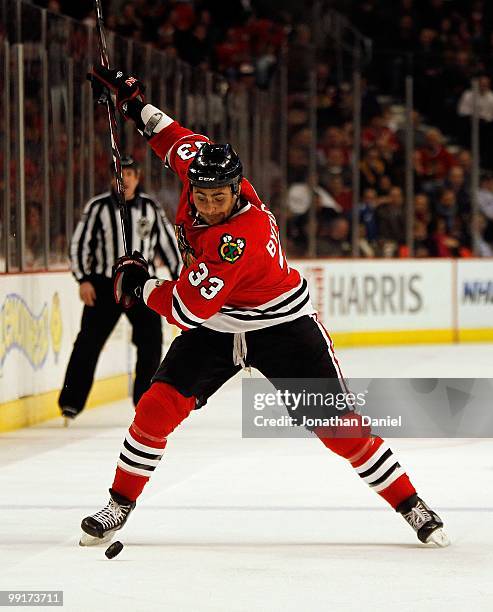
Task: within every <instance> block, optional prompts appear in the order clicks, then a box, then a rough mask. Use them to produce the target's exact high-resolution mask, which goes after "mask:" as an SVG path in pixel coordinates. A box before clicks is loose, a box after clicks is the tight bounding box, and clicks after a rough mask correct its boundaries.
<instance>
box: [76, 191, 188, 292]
mask: <svg viewBox="0 0 493 612" xmlns="http://www.w3.org/2000/svg"><path fill="white" fill-rule="evenodd" d="M127 206H128V208H129V213H130V214H129V221H130V222H129V227H130V240H129V245H128V247H129V251H130V253H132V252H133V251H134V250H137V251H139V252H140V253H142V255H143V256H144V257H145V259H147V261H148V262H149V272H150V274H151V276H153V275H154V274H155V269H154V263H153V260H154V256H155V255H159V256H160V257H161V259H162V260H163V262H164V264H165V265H166V266H167V267H168V269H169V271H170V274H171V277H172V278H173V279H174V280H175V279H177V278H178V275H179V271H180V267H181V263H180V255H179V252H178V245H177V243H176V239H175V234H174V231H173V227H172V225H171V224H170V222H169V221H168V219H167V218H166V216H165V214H164V212H162V210H161V208H160V206H159V205H158V204H157V203H156V202H155V201H154V200H153V199H152V198H151V197H150V196H148V195H147V194H146V193H143V192H137V193H136V194H135V197H134V198H133V200H128V201H127ZM122 255H124V250H123V237H122V227H121V222H120V213H119V210H118V203H117V200H116V197H115V196H114V194H113V193H111V192H109V191H108V192H107V193H102V194H100V195H97V196H96V197H94V198H92V199H91V200H89V202H87V204H86V206H85V208H84V212H83V214H82V218H81V220H80V221H79V223H78V225H77V227H76V228H75V232H74V235H73V237H72V241H71V243H70V262H71V267H72V273H73V274H74V276H75V278H76V279H77V281H78V282H79V283H82V282H84V281H87V280H90V279H91V277H93V276H95V275H99V276H106V277H107V278H111V277H112V267H113V265H114V263H115V262H116V260H117V259H118V258H119V257H121V256H122Z"/></svg>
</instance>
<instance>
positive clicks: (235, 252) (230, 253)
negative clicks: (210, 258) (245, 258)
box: [218, 233, 246, 264]
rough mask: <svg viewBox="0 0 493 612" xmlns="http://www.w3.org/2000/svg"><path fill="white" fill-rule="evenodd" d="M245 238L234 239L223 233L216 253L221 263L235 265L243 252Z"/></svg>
mask: <svg viewBox="0 0 493 612" xmlns="http://www.w3.org/2000/svg"><path fill="white" fill-rule="evenodd" d="M245 248H246V240H245V238H241V237H237V238H235V237H234V236H232V235H231V234H228V233H224V234H223V235H222V236H221V238H220V241H219V246H218V251H219V257H220V258H221V259H222V261H226V262H228V263H230V264H234V263H236V262H237V261H238V260H239V259H240V257H241V256H242V255H243V253H244V252H245Z"/></svg>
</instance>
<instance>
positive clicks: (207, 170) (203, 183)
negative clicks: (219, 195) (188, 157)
mask: <svg viewBox="0 0 493 612" xmlns="http://www.w3.org/2000/svg"><path fill="white" fill-rule="evenodd" d="M242 173H243V166H242V164H241V161H240V158H239V157H238V154H237V153H236V151H235V150H234V149H233V147H232V146H231V145H230V144H229V143H227V144H210V143H206V144H204V145H202V147H201V148H200V150H199V152H198V153H197V155H196V156H195V158H194V160H193V161H192V163H191V164H190V166H189V168H188V173H187V176H188V180H189V181H190V183H191V184H192V185H194V186H195V187H204V188H205V189H213V188H215V187H224V186H226V185H231V189H232V191H233V193H238V185H239V183H240V181H241V179H242Z"/></svg>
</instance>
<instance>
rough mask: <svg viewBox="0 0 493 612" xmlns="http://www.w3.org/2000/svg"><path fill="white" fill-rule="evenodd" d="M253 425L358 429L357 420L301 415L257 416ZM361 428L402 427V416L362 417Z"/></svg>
mask: <svg viewBox="0 0 493 612" xmlns="http://www.w3.org/2000/svg"><path fill="white" fill-rule="evenodd" d="M253 423H254V425H255V427H299V426H301V427H309V428H313V427H341V428H342V427H358V426H360V423H359V419H357V418H347V417H346V418H345V417H340V416H331V417H325V418H311V417H307V416H306V415H303V416H301V417H299V418H296V417H292V416H289V415H287V414H285V415H282V416H280V417H267V416H263V415H261V414H257V415H256V416H255V417H254V419H253ZM362 425H363V427H402V416H401V415H399V416H397V417H396V416H390V415H388V416H385V417H371V416H369V415H363V416H362Z"/></svg>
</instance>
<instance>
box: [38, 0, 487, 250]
mask: <svg viewBox="0 0 493 612" xmlns="http://www.w3.org/2000/svg"><path fill="white" fill-rule="evenodd" d="M115 1H116V0H113V3H112V5H114V4H115ZM38 4H43V1H42V0H39V2H38ZM273 4H276V3H273ZM333 4H335V5H336V6H337V2H335V3H333ZM44 5H45V6H48V8H49V9H50V10H52V11H54V12H60V11H63V12H66V13H68V14H70V15H72V16H74V17H76V18H78V19H82V20H86V22H87V23H91V22H93V20H94V14H93V11H92V2H88V3H86V2H80V3H75V4H74V3H71V2H64V0H49V1H46V0H45V2H44ZM268 5H269V3H265V2H264V3H261V2H255V1H254V0H251V1H245V0H230V1H229V2H227V3H225V2H221V1H219V0H197V1H195V2H190V1H189V2H187V1H178V0H173V1H171V0H170V1H168V2H162V1H158V0H132V1H128V2H125V1H124V2H122V3H121V6H120V7H119V10H117V11H116V10H113V11H112V10H108V11H107V19H106V21H107V24H108V27H109V28H110V29H112V30H113V31H114V32H116V33H117V34H119V35H121V36H125V37H127V38H131V39H133V40H137V41H140V42H144V43H149V44H152V45H153V46H154V47H156V48H158V49H161V50H162V51H164V52H165V53H166V54H168V55H170V56H172V57H179V58H181V59H182V60H184V61H186V62H187V63H189V64H191V65H192V66H195V67H199V68H203V69H212V70H214V71H218V72H220V73H222V74H223V75H224V76H225V77H226V78H227V80H228V81H229V82H230V84H232V85H233V84H234V82H235V81H236V80H238V79H242V78H251V79H253V80H254V81H255V82H256V83H257V85H259V86H260V87H266V86H267V85H268V83H269V81H270V78H271V76H272V74H273V72H274V70H275V67H276V65H277V64H278V62H279V55H280V52H281V49H282V48H283V46H284V45H285V43H287V44H288V75H289V79H288V83H289V95H288V117H287V121H288V134H289V145H288V153H287V157H288V168H287V178H288V185H289V189H288V211H289V219H288V241H289V242H288V250H289V251H290V252H291V253H293V254H296V255H300V256H301V255H304V254H306V253H307V247H308V243H309V240H308V233H309V230H308V228H309V225H310V224H309V216H310V214H309V210H310V207H311V205H312V202H313V201H314V202H315V204H316V234H317V235H316V253H317V255H319V256H328V257H332V256H335V257H345V256H350V255H351V230H352V228H351V223H352V218H353V217H352V206H353V192H352V185H353V133H354V122H353V92H352V87H351V83H350V79H348V78H345V79H341V76H340V74H338V72H337V70H336V62H335V56H334V50H333V49H332V48H330V45H329V46H328V47H327V48H317V49H316V54H315V56H314V55H313V47H314V40H315V38H314V36H313V31H312V27H311V25H310V24H308V23H302V22H296V21H295V20H294V19H293V15H292V14H290V13H289V11H288V10H283V9H282V4H281V5H280V7H281V8H279V9H272V7H271V10H268V8H266V6H268ZM348 5H350V8H349V9H348V8H347V6H348ZM106 8H107V9H109V8H110V6H109V3H107V7H106ZM337 8H339V9H340V10H346V12H347V14H348V16H349V17H350V18H351V20H352V23H353V24H354V25H355V26H356V27H357V28H359V29H360V31H361V32H362V33H363V34H364V35H366V36H369V37H370V38H371V39H372V41H373V46H374V55H373V62H372V63H371V64H370V65H369V66H368V67H367V69H366V71H365V75H364V78H363V82H362V120H363V126H362V134H361V152H360V163H359V168H358V172H359V182H360V192H361V197H360V202H359V203H358V217H359V227H358V235H359V253H360V255H361V256H365V257H405V256H408V255H409V252H408V250H407V246H406V229H407V228H406V201H405V200H406V198H405V194H404V184H405V154H404V151H405V136H406V134H405V130H404V121H403V114H402V112H401V113H400V114H399V113H398V112H396V111H395V105H394V104H393V102H395V101H396V99H398V98H401V99H402V93H403V91H404V89H403V79H404V76H405V75H406V74H407V73H409V71H411V73H412V74H413V75H414V86H415V102H416V109H417V110H416V111H415V112H414V114H413V121H414V130H415V154H414V159H413V167H414V191H415V193H414V201H413V206H414V219H413V227H412V235H413V237H414V245H413V246H414V249H413V250H414V254H415V255H416V256H418V257H463V256H471V255H472V253H473V248H474V246H475V247H476V248H477V249H478V250H479V254H481V255H486V256H491V255H493V203H492V202H493V180H492V178H491V177H492V174H491V172H490V168H491V167H492V165H493V139H492V138H491V136H492V135H493V132H492V131H491V130H492V128H493V92H492V91H491V83H490V79H489V77H488V76H487V75H488V73H489V72H490V71H491V68H492V67H493V34H492V30H493V28H492V26H491V25H490V24H491V23H492V22H491V19H489V18H490V17H491V16H492V13H493V9H492V8H491V7H490V6H489V3H487V2H485V1H483V0H474V1H473V2H461V1H460V0H449V1H445V0H421V1H420V0H392V1H390V0H354V2H352V3H351V2H341V3H340V6H338V7H337ZM313 57H315V58H316V87H317V95H316V115H317V130H316V133H315V134H313V133H312V127H311V123H310V108H309V107H310V98H309V96H308V85H309V83H308V78H307V76H308V74H309V72H310V65H311V62H312V61H313ZM474 76H478V77H480V78H479V84H480V104H479V109H480V118H481V143H482V146H481V161H482V167H483V170H484V171H483V173H482V177H481V188H480V191H479V194H478V202H479V212H478V215H477V216H476V217H475V218H472V195H471V165H472V160H471V155H470V152H469V149H470V137H469V134H470V115H471V112H472V99H471V95H472V94H471V78H472V77H474ZM377 94H378V95H377ZM381 94H385V98H384V100H382V95H381ZM314 139H315V140H316V143H317V147H316V149H317V159H316V173H315V175H313V173H312V170H313V165H311V164H310V149H311V148H312V145H313V141H314ZM273 142H274V146H276V144H275V143H276V138H274V139H273ZM274 170H275V169H274ZM278 175H279V169H278V168H277V174H276V172H275V171H273V172H272V176H273V178H275V177H276V176H278ZM271 195H272V202H271V204H272V207H273V208H274V212H276V213H278V212H279V208H280V206H281V202H280V197H281V195H282V193H281V190H280V189H279V188H277V189H276V188H275V187H273V188H272V190H271Z"/></svg>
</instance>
